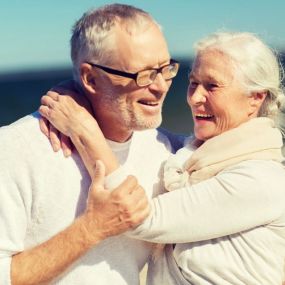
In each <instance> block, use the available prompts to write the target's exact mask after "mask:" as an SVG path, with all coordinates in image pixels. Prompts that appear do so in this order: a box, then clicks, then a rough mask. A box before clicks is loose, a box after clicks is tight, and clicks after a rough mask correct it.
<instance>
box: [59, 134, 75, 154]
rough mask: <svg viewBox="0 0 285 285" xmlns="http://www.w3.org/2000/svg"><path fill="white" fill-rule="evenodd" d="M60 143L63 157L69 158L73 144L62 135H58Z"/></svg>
mask: <svg viewBox="0 0 285 285" xmlns="http://www.w3.org/2000/svg"><path fill="white" fill-rule="evenodd" d="M60 142H61V148H62V151H63V154H64V156H65V157H68V156H71V154H72V149H73V144H72V142H71V140H70V138H69V137H67V136H65V135H63V134H60Z"/></svg>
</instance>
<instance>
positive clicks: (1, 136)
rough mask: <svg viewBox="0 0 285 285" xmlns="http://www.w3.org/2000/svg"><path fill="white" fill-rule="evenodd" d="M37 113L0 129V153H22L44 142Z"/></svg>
mask: <svg viewBox="0 0 285 285" xmlns="http://www.w3.org/2000/svg"><path fill="white" fill-rule="evenodd" d="M38 119H39V116H38V114H37V113H33V114H30V115H27V116H25V117H23V118H21V119H19V120H17V121H15V122H13V123H12V124H10V125H7V126H3V127H1V128H0V152H1V153H2V154H3V152H5V151H7V152H13V151H17V150H18V151H19V152H21V151H22V152H23V151H24V150H25V149H26V148H33V146H35V144H39V143H41V142H43V141H46V143H47V144H48V140H47V138H46V137H45V136H44V135H43V134H42V133H41V131H40V128H39V121H38Z"/></svg>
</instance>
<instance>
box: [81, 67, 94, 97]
mask: <svg viewBox="0 0 285 285" xmlns="http://www.w3.org/2000/svg"><path fill="white" fill-rule="evenodd" d="M80 79H81V82H82V87H83V88H84V89H85V91H86V92H88V93H90V94H94V93H96V71H95V70H94V68H92V66H91V65H90V64H88V63H82V64H81V65H80Z"/></svg>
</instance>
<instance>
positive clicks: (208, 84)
mask: <svg viewBox="0 0 285 285" xmlns="http://www.w3.org/2000/svg"><path fill="white" fill-rule="evenodd" d="M218 87H219V86H218V84H216V83H207V84H206V88H207V90H212V89H215V88H218Z"/></svg>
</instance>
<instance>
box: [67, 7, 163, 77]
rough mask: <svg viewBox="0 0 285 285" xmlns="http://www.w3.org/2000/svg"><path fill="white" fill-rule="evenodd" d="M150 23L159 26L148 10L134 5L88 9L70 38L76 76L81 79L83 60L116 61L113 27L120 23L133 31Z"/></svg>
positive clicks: (104, 63) (102, 62)
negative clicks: (80, 71)
mask: <svg viewBox="0 0 285 285" xmlns="http://www.w3.org/2000/svg"><path fill="white" fill-rule="evenodd" d="M150 23H152V24H155V25H157V26H158V27H159V25H158V24H157V23H156V22H155V21H154V19H153V18H152V17H151V16H150V15H149V14H148V13H147V12H145V11H143V10H141V9H139V8H136V7H133V6H130V5H123V4H111V5H106V6H103V7H101V8H99V9H94V10H89V11H87V12H86V13H85V14H83V16H82V17H81V18H80V19H79V20H78V21H77V22H76V23H75V25H74V26H73V29H72V37H71V40H70V43H71V59H72V62H73V69H74V76H75V79H76V80H78V79H79V68H80V64H81V63H83V62H87V61H92V62H93V63H99V64H103V65H108V64H111V63H112V61H113V60H114V51H115V50H116V43H115V42H114V36H113V33H112V30H113V28H114V27H115V26H116V25H118V24H119V25H120V26H121V27H123V28H124V29H125V30H126V32H128V33H129V34H132V33H134V32H135V31H136V29H140V28H143V27H145V26H146V25H149V24H150Z"/></svg>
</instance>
